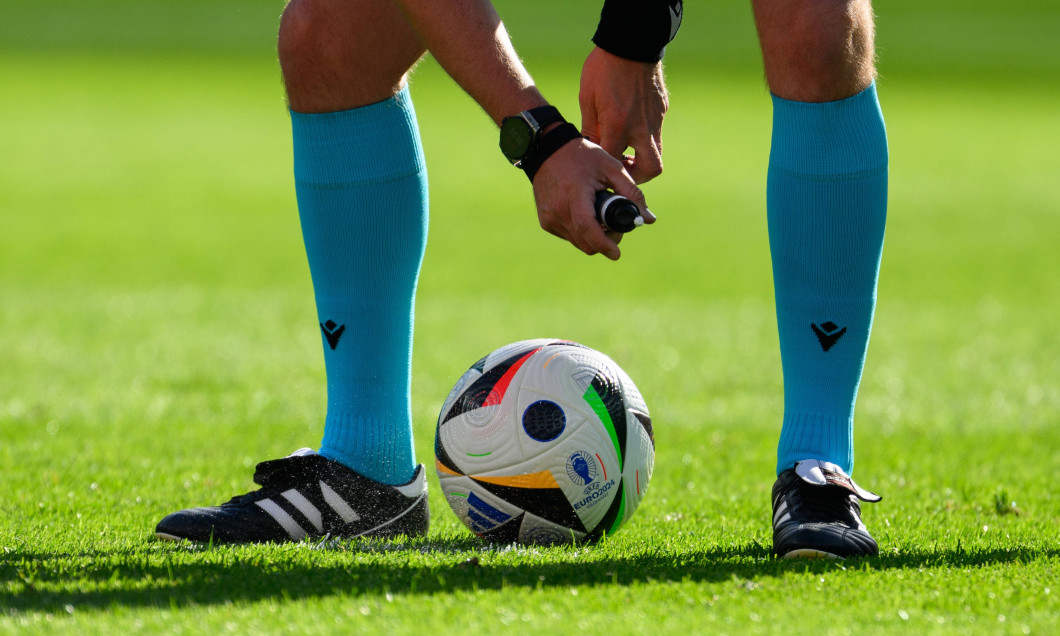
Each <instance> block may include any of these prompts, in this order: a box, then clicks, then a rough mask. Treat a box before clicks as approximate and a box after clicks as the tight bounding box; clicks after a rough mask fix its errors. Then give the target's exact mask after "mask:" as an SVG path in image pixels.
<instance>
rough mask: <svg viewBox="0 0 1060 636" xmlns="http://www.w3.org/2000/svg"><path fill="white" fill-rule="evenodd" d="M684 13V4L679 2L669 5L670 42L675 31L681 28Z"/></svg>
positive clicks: (675, 33) (679, 0)
mask: <svg viewBox="0 0 1060 636" xmlns="http://www.w3.org/2000/svg"><path fill="white" fill-rule="evenodd" d="M684 13H685V12H684V2H682V1H681V0H678V1H677V2H674V3H672V4H671V5H670V40H673V39H674V36H676V35H677V30H678V29H680V28H681V18H683V17H685V16H684Z"/></svg>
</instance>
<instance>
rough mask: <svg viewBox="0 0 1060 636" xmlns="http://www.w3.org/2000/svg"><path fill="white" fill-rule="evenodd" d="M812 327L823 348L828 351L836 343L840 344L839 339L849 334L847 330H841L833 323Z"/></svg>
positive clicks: (812, 325)
mask: <svg viewBox="0 0 1060 636" xmlns="http://www.w3.org/2000/svg"><path fill="white" fill-rule="evenodd" d="M810 327H812V328H813V332H814V333H815V334H817V341H818V342H820V343H821V348H822V349H824V350H825V351H828V350H829V349H831V348H832V347H834V346H835V343H837V342H839V339H840V338H842V337H843V334H845V333H846V332H847V328H846V327H843V328H842V329H840V328H839V325H837V324H835V323H834V322H832V321H828V322H825V323H822V324H821V326H820V327H818V326H817V325H815V324H813V323H810Z"/></svg>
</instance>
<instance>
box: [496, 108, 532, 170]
mask: <svg viewBox="0 0 1060 636" xmlns="http://www.w3.org/2000/svg"><path fill="white" fill-rule="evenodd" d="M532 141H533V131H532V130H531V129H530V124H528V123H526V120H524V119H523V118H522V117H505V118H504V121H502V122H501V152H503V153H504V156H505V157H507V158H508V161H511V162H512V163H515V162H517V161H521V160H522V159H523V158H524V157H526V154H527V153H528V152H530V144H531V142H532Z"/></svg>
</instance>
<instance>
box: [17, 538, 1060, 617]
mask: <svg viewBox="0 0 1060 636" xmlns="http://www.w3.org/2000/svg"><path fill="white" fill-rule="evenodd" d="M320 547H321V546H311V545H309V544H302V545H301V546H236V547H215V548H208V547H192V546H188V545H186V544H185V545H169V544H166V545H159V544H149V546H146V547H144V546H142V547H140V548H137V549H129V550H125V551H112V552H106V551H84V552H78V553H71V554H30V553H24V552H22V553H20V552H18V551H12V552H8V553H6V554H2V555H0V584H3V585H4V587H5V588H6V590H0V606H3V607H5V608H7V609H8V610H14V611H16V612H34V611H45V612H52V611H55V612H61V611H69V610H70V609H71V608H73V609H78V610H82V611H84V610H102V609H107V608H111V607H115V606H124V607H163V608H180V607H187V606H192V605H213V604H221V603H229V602H237V603H238V602H255V601H262V600H269V599H283V600H290V599H299V598H308V597H320V596H329V595H335V594H340V595H347V596H353V597H357V596H362V595H382V594H386V593H391V594H394V595H395V596H408V595H413V596H414V595H424V594H427V595H430V594H437V593H451V592H454V591H458V590H464V591H471V590H477V591H481V590H502V589H512V588H517V589H522V590H524V591H525V590H527V589H538V588H541V589H548V588H562V587H573V586H584V585H630V584H636V583H649V582H654V583H665V582H680V581H691V582H708V583H710V582H724V581H733V582H734V583H735V584H738V585H747V584H751V583H753V582H754V581H755V580H761V579H763V578H767V577H778V576H782V575H785V574H788V573H793V572H794V573H806V574H818V573H823V572H829V571H833V572H834V571H837V570H841V569H845V570H855V571H858V572H866V571H880V570H889V569H925V568H938V569H949V568H965V567H981V566H991V565H1004V564H1011V563H1028V562H1032V561H1038V560H1042V559H1056V558H1057V557H1060V549H1031V548H1026V547H1017V548H1013V549H1000V548H999V549H979V550H967V549H963V548H961V547H959V546H958V547H956V548H954V549H931V550H917V549H912V550H907V551H903V552H900V553H895V554H885V555H882V556H879V557H875V558H871V559H849V560H847V561H842V562H837V561H824V560H816V561H807V560H777V559H773V558H771V557H770V555H769V550H768V549H767V548H765V547H763V546H761V545H759V544H757V543H750V544H746V545H742V546H733V547H714V548H708V549H703V550H699V549H694V548H693V549H690V550H687V549H686V550H681V549H673V548H667V547H662V546H660V547H658V549H655V550H653V549H651V548H648V549H642V551H641V552H640V553H639V554H634V555H630V556H615V555H613V554H612V553H613V550H608V549H606V548H570V547H568V548H554V549H550V550H541V551H540V553H539V555H538V556H534V557H533V558H531V559H528V558H527V557H526V554H528V553H529V554H533V553H534V551H533V550H527V549H520V548H498V549H493V548H490V547H485V546H483V545H482V544H481V543H480V542H478V541H477V540H475V539H470V538H461V539H442V540H438V539H427V540H411V541H406V542H402V543H379V542H376V543H345V544H343V543H336V544H332V545H331V546H328V547H326V548H324V549H319V548H320ZM597 550H599V551H600V552H596V553H594V552H595V551H597ZM508 553H512V554H511V556H507V555H508ZM601 553H602V554H601ZM528 560H529V561H540V560H550V561H551V562H545V563H533V562H530V563H528V562H527V561H528Z"/></svg>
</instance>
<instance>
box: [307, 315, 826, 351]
mask: <svg viewBox="0 0 1060 636" xmlns="http://www.w3.org/2000/svg"><path fill="white" fill-rule="evenodd" d="M320 329H321V331H323V332H324V337H325V338H327V340H328V344H329V345H331V350H332V351H334V350H335V347H337V346H339V338H341V337H342V334H343V333H345V332H346V325H337V324H335V321H333V320H329V321H327V322H322V323H320ZM826 351H827V349H826Z"/></svg>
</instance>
